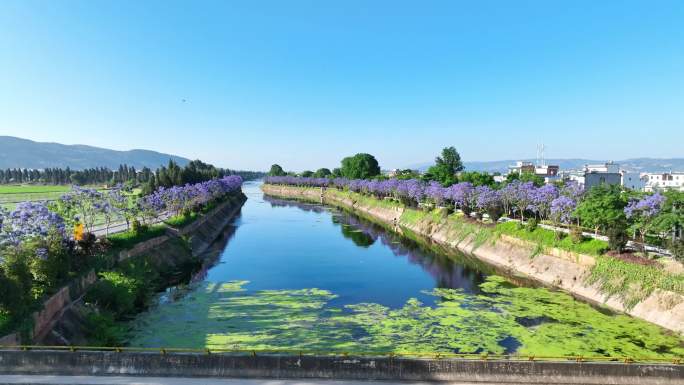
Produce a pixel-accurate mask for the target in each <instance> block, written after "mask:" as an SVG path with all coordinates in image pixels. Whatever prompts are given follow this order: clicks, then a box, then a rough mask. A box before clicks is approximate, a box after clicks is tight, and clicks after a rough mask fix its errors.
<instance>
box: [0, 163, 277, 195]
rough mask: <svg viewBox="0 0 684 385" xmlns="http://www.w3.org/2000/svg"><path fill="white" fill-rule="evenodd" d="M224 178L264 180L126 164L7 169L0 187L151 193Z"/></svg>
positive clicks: (194, 168)
mask: <svg viewBox="0 0 684 385" xmlns="http://www.w3.org/2000/svg"><path fill="white" fill-rule="evenodd" d="M227 175H239V176H241V177H242V178H243V179H244V180H253V179H258V178H261V177H263V176H264V173H263V172H258V171H239V170H231V169H224V168H217V167H214V166H213V165H210V164H207V163H204V162H202V161H200V160H194V161H192V162H190V163H188V164H187V165H186V166H185V167H180V166H179V165H178V164H177V163H175V162H173V161H169V163H168V164H167V165H166V166H162V167H159V168H158V169H157V170H156V171H153V170H152V169H150V168H148V167H143V168H142V169H140V170H137V169H136V168H135V167H133V166H128V165H126V164H122V165H120V166H119V168H118V169H116V170H112V169H109V168H107V167H93V168H87V169H83V170H72V169H70V168H69V167H67V168H58V167H56V168H45V169H42V170H38V169H27V168H23V169H22V168H13V169H9V168H8V169H6V170H0V184H22V183H33V184H46V185H66V184H75V185H92V184H111V185H117V184H125V185H132V186H138V185H141V186H143V187H144V188H145V189H146V190H148V191H150V192H151V191H154V190H155V189H156V188H157V187H171V186H177V185H184V184H187V183H198V182H204V181H207V180H210V179H214V178H221V177H224V176H227Z"/></svg>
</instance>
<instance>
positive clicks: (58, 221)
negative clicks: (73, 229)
mask: <svg viewBox="0 0 684 385" xmlns="http://www.w3.org/2000/svg"><path fill="white" fill-rule="evenodd" d="M51 231H54V232H55V233H56V234H58V235H59V236H60V237H62V238H64V237H65V226H64V220H63V219H62V217H60V216H59V215H58V214H56V213H54V212H52V211H50V210H49V209H48V207H47V205H46V204H45V203H43V202H21V203H19V204H17V206H16V207H15V209H14V210H12V211H11V212H7V211H4V212H3V214H2V226H1V227H0V242H2V243H3V244H13V245H18V244H19V243H21V242H22V241H25V240H28V239H32V238H38V237H46V236H47V235H48V234H49V233H50V232H51Z"/></svg>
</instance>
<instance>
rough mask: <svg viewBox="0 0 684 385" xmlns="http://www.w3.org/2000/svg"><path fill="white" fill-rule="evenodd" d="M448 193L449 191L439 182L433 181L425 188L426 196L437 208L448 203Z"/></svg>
mask: <svg viewBox="0 0 684 385" xmlns="http://www.w3.org/2000/svg"><path fill="white" fill-rule="evenodd" d="M447 192H448V190H447V189H446V188H445V187H442V184H441V183H439V182H437V181H431V182H430V183H429V184H428V185H427V186H426V187H425V195H426V196H427V198H428V199H430V200H431V201H432V202H433V203H434V204H435V206H444V203H445V202H446V201H447Z"/></svg>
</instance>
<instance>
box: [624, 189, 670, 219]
mask: <svg viewBox="0 0 684 385" xmlns="http://www.w3.org/2000/svg"><path fill="white" fill-rule="evenodd" d="M664 202H665V197H664V196H662V195H660V194H659V193H655V194H653V195H647V196H645V197H644V198H642V199H640V200H636V199H632V200H630V201H629V203H628V204H627V207H625V215H627V218H632V217H642V218H652V217H655V216H656V215H658V213H659V212H660V209H661V207H662V205H663V203H664Z"/></svg>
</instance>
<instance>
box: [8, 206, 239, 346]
mask: <svg viewBox="0 0 684 385" xmlns="http://www.w3.org/2000/svg"><path fill="white" fill-rule="evenodd" d="M246 199H247V197H246V196H245V195H244V194H242V193H240V194H239V195H236V196H232V197H229V198H228V199H227V200H226V201H225V202H223V203H221V204H220V205H219V206H218V207H216V208H214V209H213V210H212V211H210V212H209V213H207V214H205V215H202V216H201V217H199V218H198V219H197V220H195V221H194V222H192V223H191V224H189V225H187V226H185V227H183V228H182V229H174V228H168V229H167V234H165V235H161V236H159V237H155V238H152V239H149V240H147V241H144V242H140V243H138V244H137V245H135V246H134V247H133V248H131V249H129V250H124V251H121V252H120V253H119V256H118V259H119V261H120V262H121V261H124V260H126V259H128V258H135V257H141V256H144V257H145V258H147V261H148V262H149V263H150V264H151V265H152V266H153V267H154V268H155V269H157V270H158V271H164V270H169V269H175V268H178V267H180V266H183V265H184V264H187V263H191V262H193V261H197V259H198V258H199V259H200V262H201V260H202V259H203V258H204V257H205V254H206V252H207V251H208V250H209V248H210V246H211V245H212V244H213V243H214V241H216V240H217V239H218V238H220V237H221V236H222V235H223V231H224V229H225V228H226V226H227V225H228V224H229V223H230V222H231V220H232V219H233V217H234V216H235V215H236V214H237V213H238V212H239V211H240V209H241V207H242V205H243V204H244V202H245V200H246ZM97 279H98V278H97V274H96V273H95V271H90V272H89V273H88V274H86V275H84V276H83V277H82V278H79V279H77V280H75V281H74V282H72V283H70V284H69V285H66V286H64V287H63V288H62V289H60V290H59V291H58V292H57V293H55V294H54V295H53V296H52V297H50V298H49V299H47V300H46V301H45V302H44V303H43V307H42V309H41V310H40V311H37V312H36V313H34V314H33V330H32V332H31V336H30V337H31V341H21V338H20V336H19V334H18V333H13V334H10V335H7V336H4V337H2V338H0V345H19V344H20V343H22V342H23V343H29V342H32V343H34V344H44V345H77V344H83V343H86V342H87V341H86V338H85V336H84V328H85V327H86V326H85V325H86V323H85V316H86V314H87V312H88V311H89V310H88V309H84V308H83V306H82V298H83V295H84V293H85V292H86V291H87V289H88V288H89V287H90V286H91V285H92V284H93V283H95V282H96V281H97ZM168 284H169V286H171V285H174V284H177V282H169V283H168Z"/></svg>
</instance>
